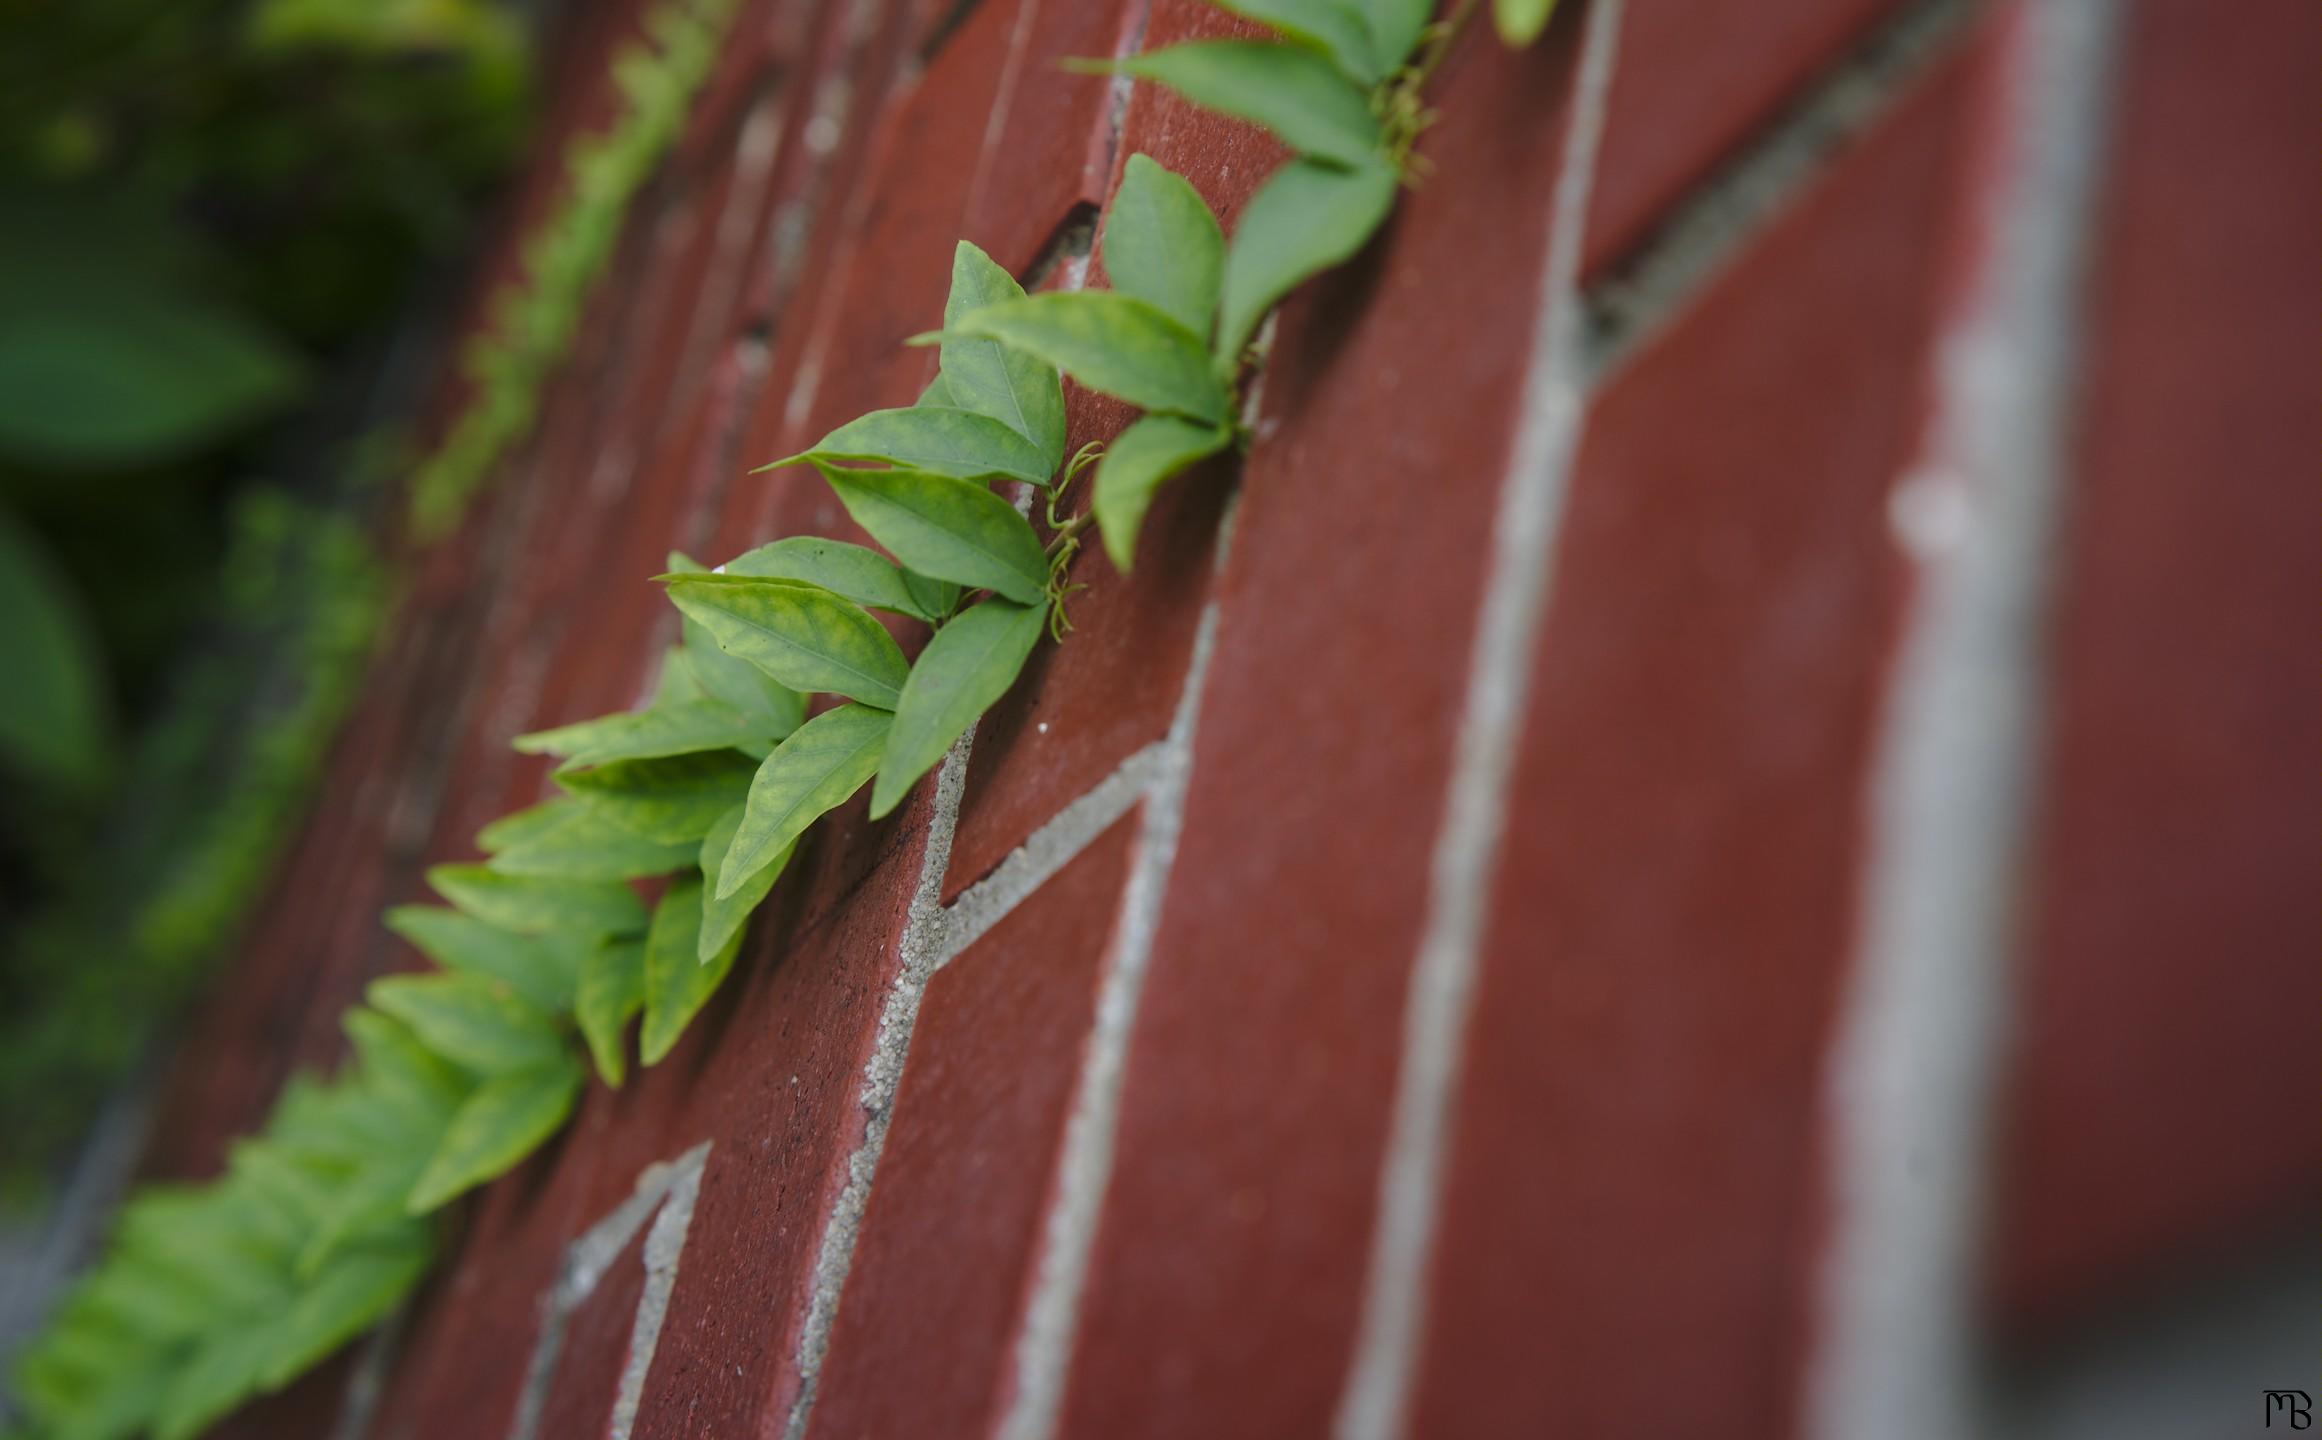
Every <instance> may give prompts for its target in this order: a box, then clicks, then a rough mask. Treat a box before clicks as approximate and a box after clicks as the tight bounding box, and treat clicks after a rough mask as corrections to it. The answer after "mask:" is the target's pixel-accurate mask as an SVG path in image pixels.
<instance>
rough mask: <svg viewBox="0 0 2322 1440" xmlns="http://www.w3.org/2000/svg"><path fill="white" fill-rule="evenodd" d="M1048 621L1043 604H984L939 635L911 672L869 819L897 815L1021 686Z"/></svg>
mask: <svg viewBox="0 0 2322 1440" xmlns="http://www.w3.org/2000/svg"><path fill="white" fill-rule="evenodd" d="M1047 623H1048V607H1047V606H1046V605H1045V604H1036V605H1017V604H1014V603H1011V602H1009V601H1006V600H986V601H984V602H983V603H982V604H980V605H971V606H969V607H968V608H967V609H965V610H963V611H961V612H960V613H959V614H958V615H957V616H956V617H954V618H953V620H952V622H951V623H950V624H948V625H946V626H944V627H943V628H942V629H941V630H938V631H936V632H935V637H934V638H933V639H931V640H929V641H928V642H927V648H926V649H925V650H922V651H921V652H920V653H919V660H918V663H916V664H914V665H913V666H912V667H911V678H910V679H909V680H907V681H905V682H904V685H903V703H902V704H900V705H898V706H896V707H895V723H894V725H893V726H892V727H891V728H890V729H889V731H888V733H887V744H886V753H885V755H884V757H883V758H882V759H881V760H880V762H879V779H878V783H877V784H875V785H873V786H872V787H871V818H872V819H874V820H876V819H878V818H879V817H880V816H882V815H885V814H886V813H887V812H888V811H890V810H893V809H894V808H895V806H896V805H897V803H899V802H900V801H901V800H902V799H903V797H904V796H905V795H908V794H910V793H911V786H912V782H914V781H916V780H917V779H918V778H919V777H920V776H922V775H924V774H926V773H927V772H928V770H929V769H930V768H931V767H932V766H934V764H935V762H937V761H938V760H941V759H942V758H943V753H944V752H945V751H946V750H949V749H950V748H951V743H952V742H953V741H954V740H957V739H958V738H959V737H960V734H961V732H962V731H964V730H966V729H967V727H968V726H970V725H972V724H974V723H975V720H976V717H977V716H979V715H981V714H983V713H984V711H985V710H986V709H988V708H989V707H990V706H991V704H992V702H993V701H995V700H997V699H999V698H1000V697H1001V696H1002V695H1004V694H1006V693H1007V690H1008V687H1009V686H1010V685H1012V684H1014V683H1015V680H1016V672H1018V671H1019V670H1022V669H1023V668H1024V660H1025V657H1027V656H1029V655H1030V654H1031V653H1032V647H1033V646H1034V645H1035V644H1037V643H1038V642H1039V640H1040V632H1041V631H1042V630H1043V629H1044V628H1045V627H1046V626H1047Z"/></svg>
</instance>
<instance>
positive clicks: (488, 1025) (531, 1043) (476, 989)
mask: <svg viewBox="0 0 2322 1440" xmlns="http://www.w3.org/2000/svg"><path fill="white" fill-rule="evenodd" d="M364 996H365V998H366V999H368V1000H369V1001H370V1002H371V1004H372V1006H373V1007H374V1008H376V1009H378V1010H381V1011H384V1012H385V1013H387V1014H389V1015H392V1016H394V1017H395V1018H396V1019H398V1020H401V1021H402V1022H403V1023H404V1024H406V1025H409V1026H410V1027H411V1029H412V1031H413V1033H415V1034H416V1035H418V1036H419V1038H420V1040H421V1042H422V1043H424V1044H425V1045H426V1046H427V1048H429V1049H430V1050H433V1051H435V1052H436V1053H437V1054H439V1055H441V1056H443V1057H444V1058H445V1059H447V1060H451V1061H453V1062H455V1063H457V1064H460V1065H463V1066H465V1067H467V1068H468V1069H470V1070H473V1071H475V1072H476V1073H477V1074H479V1075H500V1074H505V1073H507V1072H508V1071H511V1070H523V1069H526V1068H529V1067H531V1066H535V1065H541V1064H545V1063H546V1062H548V1061H550V1060H552V1059H554V1058H556V1057H557V1056H560V1055H562V1054H564V1053H565V1049H564V1040H563V1038H562V1037H561V1036H560V1035H559V1034H558V1033H557V1028H556V1021H555V1020H554V1019H553V1018H551V1017H550V1015H549V1013H548V1012H547V1011H545V1010H542V1009H540V1008H538V1007H537V1006H534V1005H531V1004H528V1003H526V1002H525V1001H523V1000H521V999H518V998H517V996H516V994H515V992H514V991H513V990H511V989H510V988H509V987H508V986H506V985H504V984H501V983H500V982H498V981H495V980H487V979H485V978H483V977H482V976H480V975H446V974H436V975H389V976H387V977H386V978H384V979H380V980H374V981H372V982H371V985H370V988H369V989H368V990H367V991H365V992H364Z"/></svg>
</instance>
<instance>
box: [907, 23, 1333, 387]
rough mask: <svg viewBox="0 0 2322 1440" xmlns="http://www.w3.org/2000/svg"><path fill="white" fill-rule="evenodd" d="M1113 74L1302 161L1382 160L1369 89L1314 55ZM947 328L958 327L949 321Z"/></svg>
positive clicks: (1237, 54)
mask: <svg viewBox="0 0 2322 1440" xmlns="http://www.w3.org/2000/svg"><path fill="white" fill-rule="evenodd" d="M1109 68H1111V69H1113V70H1116V71H1119V72H1120V73H1122V74H1126V75H1134V76H1136V77H1137V78H1138V79H1140V80H1152V81H1155V82H1157V83H1159V84H1162V85H1166V86H1168V87H1169V88H1170V89H1172V90H1174V91H1176V92H1177V93H1178V94H1180V95H1183V96H1184V97H1185V98H1186V99H1188V100H1191V101H1192V102H1193V103H1194V104H1196V105H1202V106H1206V107H1208V108H1209V109H1211V110H1219V111H1223V112H1224V113H1226V114H1228V115H1232V116H1234V117H1236V118H1237V119H1242V120H1248V121H1251V122H1252V123H1254V124H1258V125H1263V126H1265V127H1266V128H1267V129H1268V130H1270V131H1272V132H1273V133H1274V134H1275V135H1276V136H1277V137H1278V138H1279V139H1280V140H1281V141H1282V143H1283V144H1285V145H1287V146H1289V147H1290V148H1291V149H1293V150H1296V151H1298V152H1299V153H1300V154H1303V155H1311V156H1313V157H1315V158H1316V159H1319V160H1328V161H1334V162H1336V163H1337V164H1340V165H1349V166H1354V165H1369V164H1374V163H1376V162H1377V161H1378V159H1379V122H1378V121H1377V120H1376V119H1375V118H1374V117H1373V116H1372V115H1371V100H1370V95H1369V93H1368V91H1367V89H1366V88H1363V87H1358V86H1356V85H1354V84H1353V83H1352V82H1350V81H1349V80H1348V79H1347V78H1346V77H1345V76H1344V75H1341V74H1340V73H1339V72H1338V70H1337V69H1336V68H1335V67H1334V66H1333V65H1332V64H1331V63H1330V62H1329V61H1328V60H1325V59H1323V58H1322V57H1321V56H1320V55H1317V54H1315V53H1314V52H1313V51H1311V50H1301V49H1298V48H1296V47H1295V46H1289V45H1276V44H1273V43H1271V42H1268V41H1264V40H1196V41H1193V42H1192V43H1190V44H1186V45H1172V46H1170V47H1169V48H1168V49H1166V50H1148V51H1146V52H1145V53H1144V54H1142V55H1131V56H1128V57H1127V58H1125V59H1122V60H1116V61H1113V62H1111V64H1110V66H1109ZM944 324H945V326H946V328H948V327H949V326H950V324H951V321H950V318H949V317H948V316H947V317H946V318H945V320H944ZM1065 368H1066V369H1067V370H1069V369H1070V368H1071V367H1070V366H1067V367H1065Z"/></svg>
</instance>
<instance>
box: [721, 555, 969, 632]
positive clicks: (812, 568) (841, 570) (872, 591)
mask: <svg viewBox="0 0 2322 1440" xmlns="http://www.w3.org/2000/svg"><path fill="white" fill-rule="evenodd" d="M725 573H726V574H728V575H745V576H750V577H752V578H754V579H759V580H795V581H797V582H798V583H799V584H801V585H819V586H821V587H822V588H823V589H825V590H828V591H829V592H830V593H831V594H833V595H843V596H845V597H846V598H847V599H849V600H852V601H854V602H855V603H856V604H857V605H861V606H863V607H864V608H866V609H870V610H886V611H891V612H892V613H894V614H897V615H908V616H910V617H911V618H912V619H914V620H933V619H935V618H936V616H937V615H938V614H940V613H941V612H939V611H938V612H931V611H929V610H928V609H927V608H926V606H925V605H923V604H922V603H921V602H920V598H919V597H918V596H917V595H914V594H913V593H912V591H911V585H910V582H909V581H907V580H906V579H905V578H904V576H903V571H902V569H901V568H900V567H898V566H897V565H896V564H895V562H894V561H892V560H889V559H888V558H887V557H886V556H884V555H881V554H880V553H879V552H878V551H876V550H872V549H868V548H866V547H864V546H861V545H850V544H848V543H847V542H846V541H844V540H825V539H822V538H821V537H819V536H814V535H793V536H791V537H790V538H789V539H787V540H777V541H775V542H774V543H773V544H771V545H761V546H759V547H758V548H757V549H755V550H750V551H745V552H744V553H742V554H740V555H736V556H735V557H734V558H733V559H731V560H728V561H727V562H726V564H725Z"/></svg>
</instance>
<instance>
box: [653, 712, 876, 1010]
mask: <svg viewBox="0 0 2322 1440" xmlns="http://www.w3.org/2000/svg"><path fill="white" fill-rule="evenodd" d="M910 693H911V687H910V686H909V685H908V684H906V685H905V686H904V694H906V695H908V694H910ZM745 810H746V807H744V806H741V805H736V806H735V807H734V808H733V809H731V810H728V811H727V812H726V813H725V814H723V815H721V816H719V817H718V822H717V823H716V824H715V825H712V826H710V830H709V833H708V834H707V835H704V836H702V837H701V875H702V892H701V938H700V943H699V944H698V946H697V947H696V954H698V955H699V957H700V959H701V962H702V963H703V964H705V965H706V964H708V963H709V962H710V961H711V960H712V959H713V958H715V957H716V955H717V953H718V952H719V951H721V950H723V949H725V948H726V943H727V942H728V941H730V940H732V939H733V938H734V936H735V935H736V934H738V933H740V931H741V929H742V926H743V925H744V924H745V923H746V922H747V921H748V920H749V918H750V912H751V911H753V910H755V909H757V908H758V904H759V902H760V901H762V900H764V899H765V898H766V892H767V891H769V890H772V889H773V888H774V882H775V881H776V880H777V879H779V878H781V875H782V870H783V867H785V866H787V865H788V864H789V863H790V857H791V855H792V854H793V853H795V852H796V850H797V849H798V846H797V844H796V843H795V842H793V843H791V844H789V845H786V846H784V847H783V848H782V849H781V850H779V851H776V852H775V855H774V858H773V859H771V860H768V861H766V862H765V863H764V864H762V865H760V866H759V867H758V868H757V870H755V871H754V872H752V873H751V875H750V877H749V878H748V879H747V880H745V881H743V882H742V887H741V888H740V889H738V890H736V891H734V892H733V893H731V894H729V895H726V896H724V897H723V898H721V897H720V896H719V895H718V877H719V876H720V875H722V874H724V873H725V867H726V852H727V851H728V850H730V849H731V848H732V847H733V843H734V834H735V832H736V831H738V830H740V829H741V828H742V816H743V814H744V813H745Z"/></svg>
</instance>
